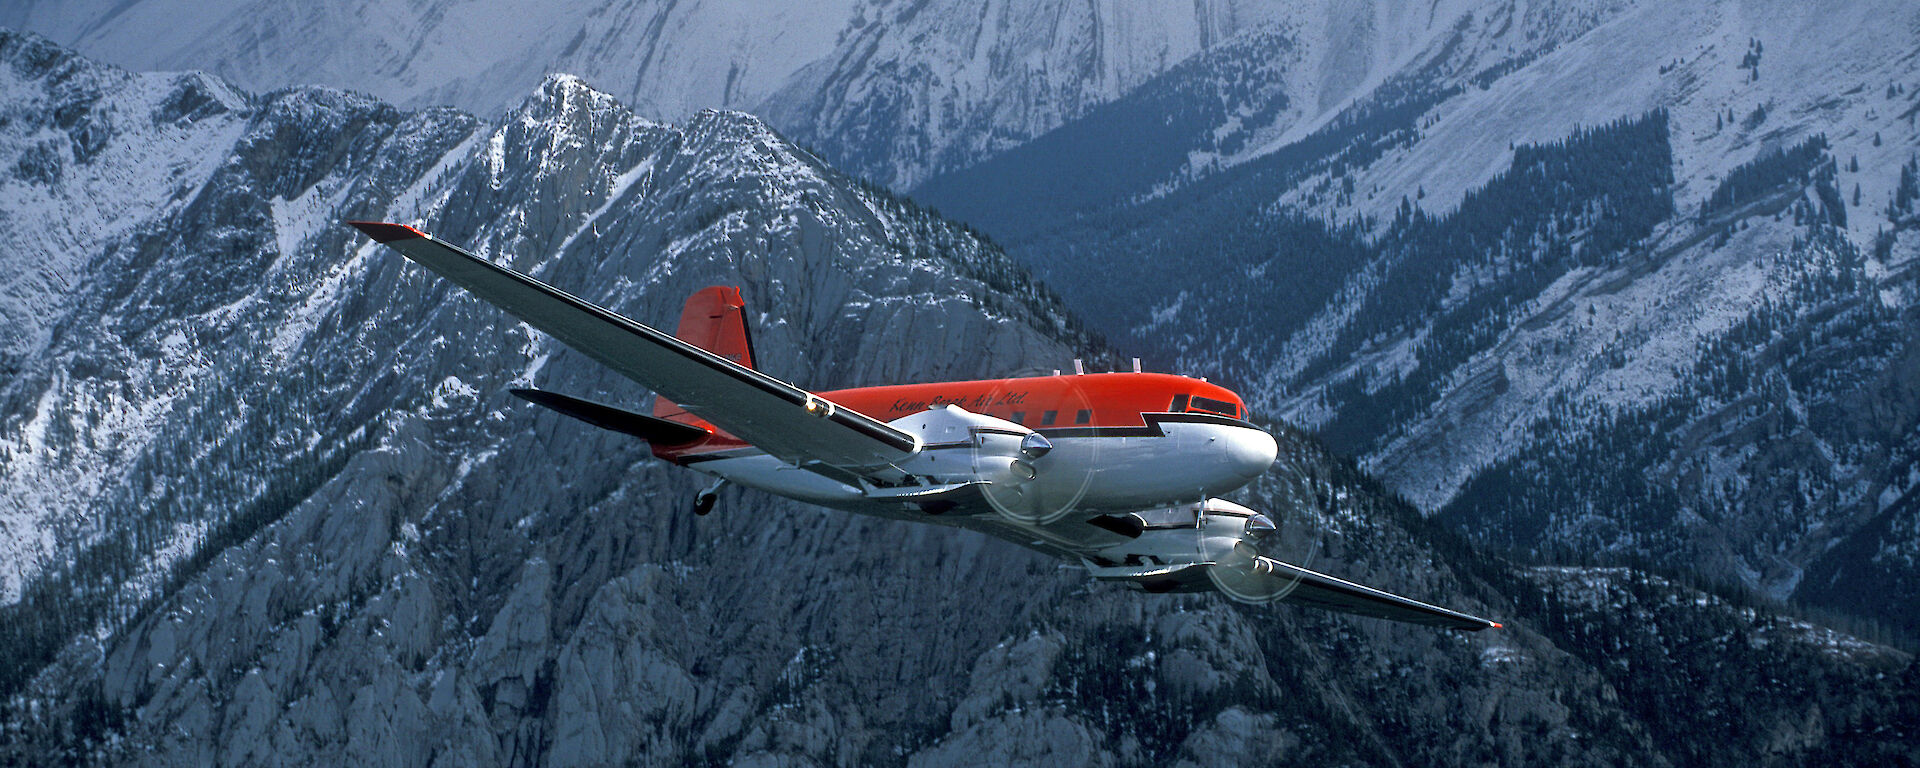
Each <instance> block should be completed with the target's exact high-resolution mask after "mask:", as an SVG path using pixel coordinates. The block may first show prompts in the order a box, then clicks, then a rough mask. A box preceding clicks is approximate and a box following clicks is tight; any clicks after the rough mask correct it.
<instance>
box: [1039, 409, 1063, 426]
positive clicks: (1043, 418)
mask: <svg viewBox="0 0 1920 768" xmlns="http://www.w3.org/2000/svg"><path fill="white" fill-rule="evenodd" d="M1059 415H1060V412H1059V411H1046V412H1044V413H1041V414H1040V426H1043V427H1051V426H1053V420H1054V419H1055V418H1056V417H1058V416H1059Z"/></svg>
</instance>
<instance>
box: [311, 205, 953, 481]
mask: <svg viewBox="0 0 1920 768" xmlns="http://www.w3.org/2000/svg"><path fill="white" fill-rule="evenodd" d="M347 223H349V224H352V225H353V226H354V227H356V228H358V229H359V230H360V231H362V232H365V233H367V235H369V236H371V237H372V238H373V239H374V240H376V241H378V242H380V243H382V244H384V245H386V246H387V247H389V248H392V249H394V250H396V251H399V252H400V254H401V255H403V256H406V257H407V258H409V259H412V260H414V261H415V262H418V263H419V264H421V265H422V266H425V267H426V268H428V269H431V270H433V271H434V272H437V273H439V274H440V276H441V277H444V278H446V279H448V280H450V281H452V282H453V283H454V284H455V285H458V286H460V287H461V288H465V289H467V290H468V291H469V292H471V293H473V294H474V295H476V296H479V297H480V298H482V299H485V300H486V301H487V302H488V303H490V304H493V305H495V306H497V307H499V308H501V309H503V310H506V311H507V313H508V314H511V315H513V316H514V317H517V318H520V319H521V320H523V321H525V322H526V323H527V324H528V325H531V326H533V327H535V328H538V329H540V330H541V331H543V332H545V333H547V334H549V335H552V336H553V337H554V338H557V339H559V340H560V341H561V342H562V343H564V344H566V345H567V346H569V347H572V348H574V349H576V350H579V351H580V352H582V353H584V354H586V355H587V356H588V357H592V358H593V359H595V360H598V361H600V362H601V363H602V364H604V365H606V366H607V367H608V368H612V369H613V370H615V371H617V372H619V373H620V374H621V375H623V376H626V377H627V378H630V379H633V380H634V381H636V382H639V383H640V384H641V385H642V386H645V387H647V388H648V389H651V390H653V391H654V392H656V393H658V394H660V395H661V396H663V397H666V398H667V399H669V400H672V401H673V402H674V403H675V404H676V405H679V406H681V407H683V408H685V409H687V410H688V411H689V412H692V413H693V414H695V415H698V416H699V417H700V418H702V419H705V420H707V421H709V422H711V423H713V424H714V425H715V426H718V427H720V428H721V429H724V430H726V431H727V432H729V433H731V434H733V435H734V436H735V437H738V438H740V439H742V440H745V441H747V442H748V443H751V444H752V445H753V446H754V447H756V448H759V449H761V450H764V451H766V452H767V453H769V454H772V455H774V456H776V457H779V458H780V459H782V460H785V461H788V462H792V463H795V464H807V463H813V462H818V463H821V464H825V465H828V466H833V467H839V468H843V469H849V470H855V471H858V470H862V469H878V468H880V467H884V466H887V465H889V464H892V463H894V462H897V461H900V460H901V459H904V458H906V457H907V456H908V455H910V454H912V453H913V452H914V451H915V450H916V448H917V445H918V444H917V442H916V440H915V439H914V437H913V436H912V435H909V434H907V433H905V432H902V431H900V430H898V429H894V428H893V427H890V426H887V424H885V423H884V422H881V421H879V420H877V419H874V418H872V417H870V416H867V415H866V414H863V413H859V412H857V411H853V410H849V409H847V408H843V407H840V406H838V405H835V404H833V403H831V402H828V401H827V400H825V399H823V398H821V397H820V396H818V395H815V394H813V393H811V392H808V391H806V390H804V389H801V388H799V387H796V386H793V385H792V384H788V383H786V382H784V381H780V380H779V379H775V378H773V377H771V376H768V375H766V374H764V373H761V372H759V371H755V370H753V369H751V368H747V367H745V366H742V365H739V364H737V363H734V362H732V361H730V360H727V359H725V358H722V357H720V356H718V355H715V354H713V353H711V352H708V351H706V350H703V349H700V348H699V347H695V346H693V345H691V344H688V343H686V342H684V341H681V340H679V339H676V338H674V337H673V336H672V335H671V334H667V333H663V332H661V331H659V330H657V329H654V328H650V327H648V326H646V325H642V324H641V323H638V322H635V321H633V320H630V319H628V318H626V317H623V316H621V315H618V314H615V313H614V312H612V311H609V310H607V309H604V308H602V307H599V306H596V305H594V304H593V303H591V302H588V301H585V300H583V299H581V298H579V297H576V296H574V295H572V294H569V293H567V292H565V291H562V290H560V289H558V288H555V287H553V286H551V285H547V284H546V283H543V282H540V281H539V280H535V279H533V278H532V277H528V276H527V275H524V274H521V273H519V272H516V271H514V270H511V269H508V268H506V267H502V266H500V265H498V264H494V263H492V262H489V261H487V260H485V259H482V258H480V257H478V256H475V255H473V254H471V253H468V252H466V251H464V250H461V249H460V248H458V247H455V246H453V245H451V244H449V243H447V242H445V241H442V240H439V239H437V238H435V237H433V236H432V235H429V234H427V233H425V232H421V231H420V230H417V229H414V228H413V227H409V226H405V225H402V224H384V223H379V222H367V221H350V222H347Z"/></svg>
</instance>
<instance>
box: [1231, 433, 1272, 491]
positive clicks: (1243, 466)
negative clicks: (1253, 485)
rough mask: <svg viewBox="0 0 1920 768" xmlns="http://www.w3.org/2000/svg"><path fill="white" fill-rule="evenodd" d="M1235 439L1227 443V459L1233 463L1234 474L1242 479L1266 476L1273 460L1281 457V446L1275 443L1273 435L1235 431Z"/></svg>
mask: <svg viewBox="0 0 1920 768" xmlns="http://www.w3.org/2000/svg"><path fill="white" fill-rule="evenodd" d="M1234 432H1235V434H1234V436H1233V438H1232V439H1231V440H1229V441H1227V457H1228V461H1230V462H1232V464H1233V467H1234V472H1235V473H1237V474H1239V475H1240V476H1241V477H1244V478H1247V479H1253V478H1256V477H1259V476H1260V475H1262V474H1265V473H1266V471H1267V468H1268V467H1271V466H1273V460H1274V459H1275V458H1277V457H1279V455H1280V444H1279V443H1276V442H1274V440H1273V435H1269V434H1267V433H1266V432H1265V431H1262V430H1258V429H1239V430H1234Z"/></svg>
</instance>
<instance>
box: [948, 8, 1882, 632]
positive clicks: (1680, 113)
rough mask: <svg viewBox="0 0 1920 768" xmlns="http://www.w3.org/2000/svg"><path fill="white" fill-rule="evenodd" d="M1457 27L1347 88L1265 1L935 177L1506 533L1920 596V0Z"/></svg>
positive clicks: (1221, 365)
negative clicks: (1293, 62) (1919, 498)
mask: <svg viewBox="0 0 1920 768" xmlns="http://www.w3.org/2000/svg"><path fill="white" fill-rule="evenodd" d="M1448 29H1449V32H1448V34H1446V35H1443V36H1441V37H1438V38H1435V39H1433V40H1432V41H1431V43H1430V44H1429V45H1428V46H1427V47H1426V48H1422V49H1418V50H1416V51H1415V52H1414V53H1413V54H1411V55H1410V56H1408V57H1406V58H1405V59H1404V60H1402V61H1401V62H1399V63H1398V68H1397V69H1392V68H1390V69H1386V70H1381V71H1379V72H1378V77H1376V78H1375V79H1374V80H1373V81H1372V85H1371V88H1370V90H1367V91H1366V92H1365V93H1364V94H1363V95H1361V96H1359V97H1357V98H1355V99H1353V100H1351V101H1349V102H1345V103H1339V104H1335V105H1333V107H1332V108H1331V109H1324V108H1316V106H1319V105H1315V104H1306V103H1302V102H1301V101H1300V100H1299V99H1296V98H1293V97H1291V96H1290V95H1289V93H1288V88H1287V87H1286V86H1284V83H1285V82H1286V78H1285V77H1284V76H1277V75H1275V74H1273V73H1271V72H1270V71H1268V69H1267V68H1270V67H1271V66H1272V63H1273V62H1276V61H1286V60H1287V57H1289V56H1293V55H1296V51H1297V50H1298V49H1299V47H1300V46H1299V44H1298V42H1297V41H1295V40H1293V39H1291V38H1289V37H1288V36H1286V35H1284V34H1275V35H1255V34H1249V35H1243V36H1241V37H1239V38H1236V39H1234V40H1231V41H1227V42H1224V43H1222V44H1220V45H1217V46H1215V47H1214V48H1212V49H1210V50H1209V51H1208V52H1206V53H1205V54H1202V55H1201V56H1198V57H1196V58H1195V59H1193V60H1190V61H1189V62H1186V63H1183V64H1181V65H1179V66H1176V67H1175V68H1173V69H1172V70H1170V71H1169V72H1168V73H1167V74H1165V75H1162V76H1160V77H1159V78H1156V79H1155V80H1152V81H1149V82H1148V83H1146V84H1144V85H1142V86H1141V87H1140V88H1138V89H1136V90H1135V91H1134V92H1133V93H1131V94H1129V95H1128V96H1126V97H1124V98H1122V99H1120V100H1117V101H1115V102H1113V103H1110V104H1107V105H1105V106H1102V107H1100V108H1098V109H1096V110H1094V111H1092V112H1090V113H1089V114H1088V115H1087V116H1086V117H1085V118H1082V119H1080V120H1078V121H1075V122H1072V123H1069V124H1067V125H1065V126H1063V127H1062V128H1060V129H1058V130H1056V131H1054V132H1053V133H1051V134H1048V135H1046V136H1042V137H1041V138H1039V139H1036V140H1035V141H1033V142H1032V143H1030V144H1027V145H1025V146H1022V147H1020V148H1017V149H1014V150H1011V151H1009V152H1007V153H1005V154H1003V155H1001V156H999V157H997V158H994V159H991V160H988V161H986V162H984V163H981V164H979V165H976V166H974V167H972V168H970V169H967V170H963V171H960V172H956V173H953V174H950V175H948V176H945V177H941V178H936V179H933V180H931V181H929V182H928V183H927V184H925V185H923V186H921V187H919V188H918V189H917V190H916V191H915V196H916V198H918V199H922V200H924V201H925V202H928V203H929V204H932V205H934V206H936V207H937V208H939V209H940V210H942V211H943V212H946V213H948V214H951V215H955V216H957V217H959V218H962V219H964V220H967V221H969V222H970V223H972V224H974V225H976V226H978V227H980V228H982V229H983V230H985V231H987V232H988V233H990V234H992V235H994V236H995V237H997V238H999V239H1000V240H1001V241H1002V242H1004V243H1007V244H1008V245H1009V246H1010V247H1011V248H1012V250H1013V251H1014V252H1015V253H1016V255H1019V256H1021V257H1022V258H1024V259H1026V260H1027V261H1028V263H1030V264H1032V265H1034V266H1035V268H1036V269H1038V270H1040V271H1041V273H1042V275H1043V276H1044V277H1046V278H1047V279H1048V280H1049V281H1050V282H1052V283H1054V284H1056V285H1059V286H1060V287H1061V289H1062V290H1063V292H1064V293H1065V294H1066V296H1067V298H1068V299H1069V300H1070V301H1073V302H1075V303H1076V304H1078V305H1080V306H1084V307H1087V308H1088V311H1089V312H1090V313H1097V314H1091V319H1092V320H1093V321H1094V323H1095V325H1096V326H1097V327H1101V328H1102V329H1104V330H1107V331H1108V332H1109V333H1114V334H1116V335H1121V336H1124V335H1128V334H1130V335H1131V336H1132V338H1133V339H1134V340H1136V341H1138V342H1140V343H1152V344H1158V345H1160V346H1161V348H1162V349H1164V350H1166V351H1167V354H1168V356H1169V359H1174V360H1178V361H1179V365H1180V366H1182V367H1185V368H1188V369H1191V370H1197V371H1205V372H1212V373H1214V374H1216V375H1220V376H1223V377H1226V378H1227V379H1228V380H1229V381H1231V382H1234V383H1237V384H1241V385H1243V386H1245V387H1246V388H1247V389H1249V390H1252V391H1253V392H1255V393H1256V397H1258V398H1261V399H1262V400H1263V401H1264V404H1265V405H1266V406H1267V409H1268V410H1269V411H1271V412H1274V413H1277V414H1279V415H1281V416H1283V417H1285V418H1287V419H1289V420H1291V421H1293V422H1295V423H1298V424H1301V425H1303V426H1307V427H1310V428H1313V429H1316V430H1318V431H1319V432H1320V433H1321V434H1322V435H1324V436H1326V437H1327V438H1328V439H1330V440H1331V441H1333V442H1334V444H1335V445H1336V446H1337V447H1339V448H1340V449H1342V450H1346V451H1352V452H1354V453H1355V454H1358V455H1362V456H1364V457H1365V461H1366V465H1367V466H1368V467H1369V468H1370V469H1371V470H1373V471H1376V472H1378V473H1380V474H1381V476H1382V477H1383V478H1384V479H1385V480H1387V481H1388V482H1389V483H1390V484H1391V485H1392V486H1393V487H1394V488H1395V489H1396V490H1397V491H1399V492H1401V493H1403V494H1406V495H1407V496H1408V497H1409V498H1411V499H1413V500H1414V501H1415V502H1416V503H1417V504H1419V505H1420V506H1421V507H1423V508H1425V509H1428V510H1432V511H1438V510H1441V509H1442V508H1446V509H1447V510H1448V513H1447V518H1448V519H1449V520H1453V521H1455V522H1456V523H1457V524H1459V525H1460V526H1461V527H1462V530H1467V531H1473V532H1475V533H1476V535H1480V536H1483V537H1485V538H1484V539H1483V540H1484V541H1486V542H1488V543H1494V544H1497V545H1499V546H1505V547H1512V548H1515V549H1517V550H1518V551H1520V552H1522V553H1530V555H1529V556H1538V557H1550V558H1563V557H1589V556H1594V555H1596V554H1598V555H1601V556H1607V555H1609V554H1611V555H1617V556H1631V557H1654V558H1659V559H1668V560H1677V561H1684V562H1689V563H1692V564H1693V565H1694V567H1697V568H1699V569H1701V571H1702V572H1704V573H1707V574H1710V575H1711V576H1712V577H1713V578H1717V579H1725V580H1728V581H1735V582H1741V583H1745V584H1746V585H1748V586H1750V587H1752V588H1755V589H1759V590H1761V591H1763V592H1765V593H1767V594H1770V595H1773V596H1776V597H1782V598H1786V597H1794V598H1798V599H1808V600H1818V601H1822V602H1826V603H1828V604H1831V605H1837V606H1840V607H1842V608H1843V609H1845V610H1850V611H1856V612H1860V613H1862V614H1865V615H1872V616H1877V617H1881V618H1884V619H1891V620H1896V621H1899V622H1901V623H1904V624H1908V625H1910V626H1913V625H1916V622H1920V616H1916V615H1914V614H1912V613H1911V612H1910V611H1909V610H1908V609H1907V608H1906V606H1910V605H1913V604H1915V601H1916V600H1920V591H1916V590H1920V579H1917V578H1916V569H1914V567H1913V566H1912V563H1913V562H1914V561H1913V559H1912V558H1913V552H1915V551H1916V549H1915V548H1916V547H1920V538H1916V537H1915V536H1913V535H1912V532H1913V531H1915V530H1916V528H1920V524H1916V522H1915V521H1914V519H1913V516H1912V513H1911V512H1910V511H1906V510H1907V508H1906V507H1905V506H1902V505H1900V504H1896V503H1895V502H1896V500H1898V499H1900V498H1902V497H1903V496H1904V495H1905V494H1907V493H1908V492H1909V491H1910V490H1912V488H1913V483H1912V481H1911V480H1910V479H1909V476H1910V473H1909V468H1911V467H1912V466H1913V463H1914V458H1913V455H1914V452H1915V446H1913V445H1912V438H1911V435H1912V432H1913V430H1914V428H1915V427H1916V426H1917V425H1920V421H1916V418H1917V415H1916V413H1915V412H1914V411H1913V409H1911V408H1910V407H1909V406H1908V405H1907V403H1909V402H1910V401H1911V399H1912V394H1911V392H1912V386H1911V384H1910V383H1909V382H1911V381H1912V378H1911V374H1910V371H1911V370H1912V366H1913V365H1914V363H1913V359H1914V358H1913V357H1912V356H1911V353H1910V352H1909V350H1910V349H1911V348H1912V341H1913V336H1912V333H1911V329H1912V328H1913V327H1914V325H1913V323H1914V318H1913V316H1912V309H1911V301H1912V298H1911V297H1913V296H1914V295H1915V293H1914V291H1915V287H1916V286H1915V283H1914V281H1915V276H1914V272H1913V269H1912V267H1913V264H1914V256H1915V254H1916V253H1917V252H1920V239H1917V238H1920V236H1917V235H1915V234H1914V229H1915V226H1916V221H1915V218H1914V210H1913V206H1912V201H1913V195H1914V193H1913V192H1905V193H1903V192H1901V189H1903V188H1906V187H1903V185H1911V184H1912V182H1911V181H1903V180H1904V179H1909V178H1910V177H1911V176H1912V174H1913V171H1912V170H1909V169H1910V168H1911V166H1912V165H1913V163H1914V158H1915V155H1916V152H1920V131H1916V128H1915V117H1916V113H1917V112H1920V108H1916V103H1920V85H1916V84H1920V57H1916V55H1915V53H1916V51H1917V50H1920V47H1917V46H1920V43H1916V42H1915V41H1916V40H1917V39H1920V37H1916V35H1915V31H1916V30H1920V8H1916V7H1915V6H1914V5H1912V4H1911V3H1894V2H1868V1H1862V2H1853V3H1847V4H1844V5H1841V6H1831V5H1822V6H1806V5H1801V4H1792V3H1764V2H1734V1H1731V0H1729V1H1726V2H1701V3H1646V4H1634V3H1595V4H1576V5H1569V6H1565V7H1552V8H1549V7H1542V6H1535V5H1527V4H1518V3H1501V4H1494V5H1491V6H1486V7H1484V8H1478V9H1475V10H1474V11H1472V12H1468V13H1463V14H1461V15H1460V16H1459V17H1458V18H1457V21H1456V23H1454V24H1453V25H1452V26H1450V27H1449V28H1448ZM1263 88H1266V90H1262V89H1263ZM1148 114H1165V115H1176V116H1179V117H1180V118H1181V120H1171V121H1167V122H1166V123H1165V126H1166V130H1165V131H1160V132H1157V133H1144V134H1143V133H1142V132H1140V131H1137V130H1132V129H1131V128H1130V126H1134V125H1138V124H1139V123H1140V122H1141V120H1142V118H1143V117H1144V116H1145V115H1148ZM1248 115H1258V116H1259V119H1257V120H1249V119H1247V117H1246V116H1248ZM1189 118H1190V119H1189ZM1183 120H1184V122H1183ZM1269 120H1270V123H1269V122H1268V121H1269ZM1262 123H1268V124H1270V125H1271V126H1272V127H1271V128H1269V129H1265V130H1255V131H1253V132H1252V133H1250V134H1249V133H1246V132H1247V126H1248V125H1249V124H1252V125H1259V124H1262ZM1242 134H1246V135H1245V137H1244V138H1241V136H1242ZM1129 141H1133V142H1136V143H1129ZM1141 141H1144V142H1145V145H1142V144H1140V143H1138V142H1141ZM1123 159H1124V162H1123ZM1073 168H1099V169H1109V170H1103V171H1101V172H1097V173H1075V172H1072V171H1071V169H1073ZM1007 189H1020V190H1023V191H1024V192H1023V194H1020V195H1017V196H1009V195H1004V194H1000V193H999V191H1000V190H1007ZM1122 329H1124V330H1122ZM1835 369H1845V370H1846V373H1844V374H1841V373H1839V372H1838V371H1836V370H1835ZM1869 413H1872V414H1877V415H1876V416H1866V415H1865V414H1869ZM1633 430H1653V431H1655V432H1657V433H1661V434H1662V437H1661V439H1660V440H1657V441H1649V440H1646V439H1644V436H1638V437H1636V436H1635V434H1634V433H1633ZM1623 446H1631V447H1632V448H1633V450H1627V448H1625V447H1623ZM1789 446H1800V447H1798V448H1789ZM1576 457H1577V458H1576ZM1623 464H1624V470H1625V471H1623V472H1620V473H1616V474H1607V473H1596V470H1597V469H1599V468H1607V469H1608V470H1609V471H1610V470H1611V469H1613V468H1618V467H1622V466H1623ZM1783 478H1795V479H1793V480H1784V479H1783ZM1450 505H1451V506H1450ZM1869 542H1871V543H1869ZM1841 553H1844V555H1843V554H1841ZM1870 574H1871V575H1870ZM1810 577H1812V578H1811V579H1810ZM1815 582H1818V583H1815ZM1888 590H1892V593H1894V594H1899V595H1901V596H1902V597H1901V599H1899V600H1891V601H1889V600H1885V599H1874V598H1873V597H1872V596H1873V595H1876V594H1879V595H1885V594H1888V593H1889V592H1888ZM1839 595H1848V596H1849V597H1847V598H1845V599H1841V598H1839V597H1837V596H1839Z"/></svg>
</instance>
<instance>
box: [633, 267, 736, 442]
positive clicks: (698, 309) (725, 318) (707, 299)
mask: <svg viewBox="0 0 1920 768" xmlns="http://www.w3.org/2000/svg"><path fill="white" fill-rule="evenodd" d="M673 335H674V336H676V337H678V338H679V339H680V340H681V341H684V342H686V343H688V344H692V345H694V346H696V347H699V348H701V349H704V350H706V351H708V352H712V353H714V354H716V355H719V356H721V357H724V358H726V359H728V360H731V361H733V362H736V363H739V364H741V365H744V366H746V367H748V368H752V367H753V340H752V338H751V337H749V336H748V335H747V303H746V301H745V300H743V299H741V298H740V289H739V288H738V287H735V286H731V285H715V286H709V287H707V288H702V289H700V290H699V291H698V292H696V293H694V294H693V295H692V296H689V297H687V304H686V306H685V307H683V308H681V310H680V327H679V328H678V329H677V330H675V331H674V334H673ZM653 415H654V416H657V417H659V418H663V419H673V420H675V421H691V420H693V419H694V416H693V415H692V414H689V413H687V412H686V411H684V410H682V409H681V408H680V406H677V405H674V404H673V403H672V402H669V401H668V400H667V399H666V398H664V397H656V398H654V401H653Z"/></svg>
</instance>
